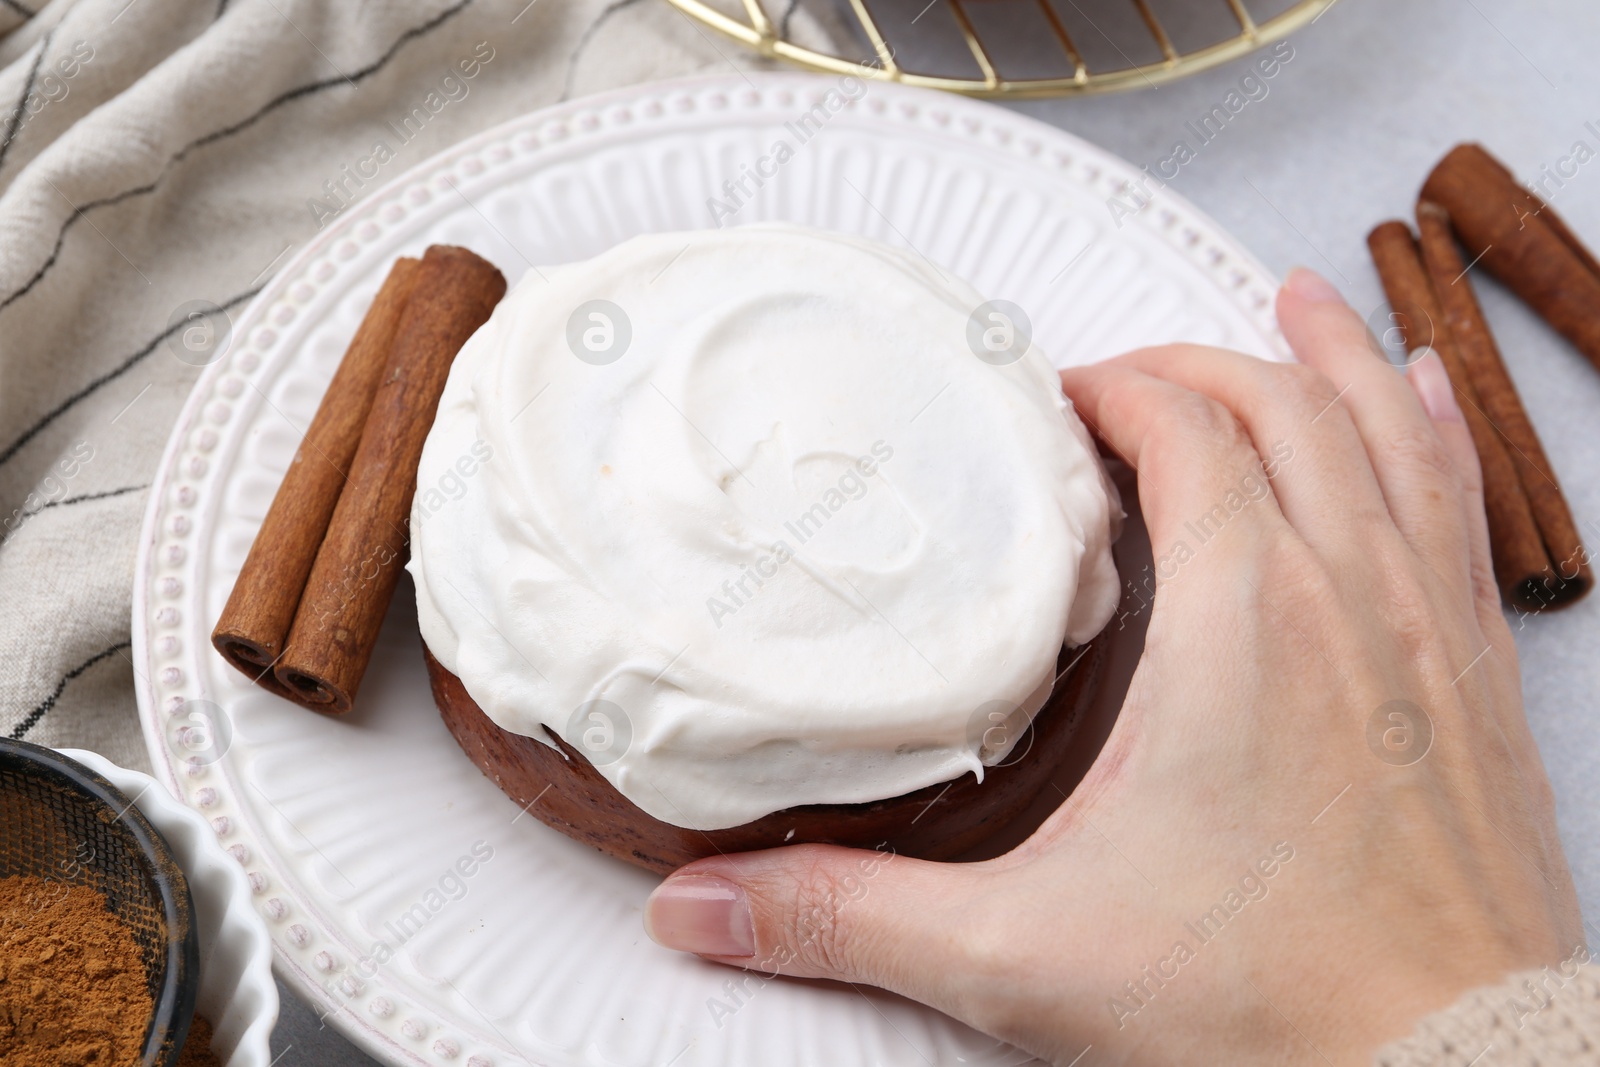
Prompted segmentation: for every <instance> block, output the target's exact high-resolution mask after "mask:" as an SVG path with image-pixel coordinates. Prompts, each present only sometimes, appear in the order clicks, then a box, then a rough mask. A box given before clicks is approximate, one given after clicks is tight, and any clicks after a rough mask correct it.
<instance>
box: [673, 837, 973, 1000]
mask: <svg viewBox="0 0 1600 1067" xmlns="http://www.w3.org/2000/svg"><path fill="white" fill-rule="evenodd" d="M981 877H982V875H981V874H979V872H978V871H976V870H975V866H974V865H968V864H942V863H929V862H926V861H923V860H915V859H910V858H908V857H905V856H898V855H896V854H895V853H894V852H892V851H887V850H885V851H867V850H863V849H850V848H840V847H837V846H832V845H796V846H793V847H790V848H778V849H769V850H767V851H764V852H747V853H743V854H739V855H732V856H716V857H713V858H710V859H704V860H698V861H696V862H694V863H691V864H689V865H688V866H686V867H683V868H680V869H679V870H677V871H675V872H674V873H673V874H672V875H670V876H669V877H668V878H667V880H666V881H664V882H662V883H661V884H660V885H659V886H657V887H656V890H655V892H653V893H651V894H650V899H649V901H647V902H646V904H645V910H644V923H645V930H646V931H647V932H648V933H649V934H650V936H651V938H653V939H654V940H655V941H656V942H657V943H658V944H661V945H664V946H666V947H667V948H673V949H678V950H680V951H683V952H694V953H697V954H699V955H701V956H706V957H708V958H710V959H714V960H717V961H719V962H722V963H728V964H732V965H734V966H738V967H747V968H750V969H752V970H759V971H764V972H766V973H769V974H787V975H794V976H797V977H804V978H832V979H836V980H839V981H846V982H866V983H869V984H871V985H876V986H882V987H883V988H885V989H891V990H894V991H895V992H897V993H901V994H903V995H905V996H909V997H911V998H913V999H915V1000H920V1001H923V1002H924V1003H931V1004H935V1005H938V1004H941V1003H946V1002H948V999H949V998H948V996H947V993H948V990H946V989H944V988H942V987H941V985H940V983H943V982H947V981H949V980H950V976H951V975H952V973H960V972H961V971H963V970H964V969H965V968H964V966H963V960H962V957H963V954H964V951H965V949H966V947H967V943H968V938H967V936H966V935H967V932H968V930H967V924H966V922H965V921H964V919H963V918H962V916H963V913H967V914H970V912H971V909H970V908H967V907H964V906H963V905H965V904H967V903H969V902H970V901H972V900H973V899H974V898H975V896H976V894H977V892H978V891H979V885H978V882H979V880H980V879H981Z"/></svg>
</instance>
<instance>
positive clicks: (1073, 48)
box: [1038, 0, 1089, 85]
mask: <svg viewBox="0 0 1600 1067" xmlns="http://www.w3.org/2000/svg"><path fill="white" fill-rule="evenodd" d="M1038 3H1039V10H1040V11H1041V12H1043V13H1044V19H1045V21H1046V22H1048V23H1049V24H1050V30H1051V32H1052V33H1054V34H1055V35H1056V40H1057V41H1059V42H1060V44H1061V50H1062V51H1064V52H1066V53H1067V58H1068V59H1070V60H1071V61H1072V71H1073V74H1072V80H1073V81H1074V82H1076V83H1077V84H1079V85H1082V84H1083V83H1084V82H1086V81H1088V80H1089V67H1088V65H1087V64H1085V63H1084V61H1083V53H1082V52H1079V51H1078V46H1077V45H1075V44H1073V43H1072V35H1071V34H1069V33H1068V32H1067V27H1066V26H1065V25H1064V24H1063V23H1062V21H1061V16H1060V15H1058V14H1056V9H1055V8H1054V7H1052V6H1051V5H1050V0H1038Z"/></svg>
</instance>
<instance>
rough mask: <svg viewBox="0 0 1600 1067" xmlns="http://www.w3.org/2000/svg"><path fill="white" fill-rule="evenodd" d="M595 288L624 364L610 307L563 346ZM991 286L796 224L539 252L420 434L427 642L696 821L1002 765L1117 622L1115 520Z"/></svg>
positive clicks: (652, 800)
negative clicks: (1003, 346) (982, 315)
mask: <svg viewBox="0 0 1600 1067" xmlns="http://www.w3.org/2000/svg"><path fill="white" fill-rule="evenodd" d="M593 300H606V301H610V302H612V304H614V305H615V306H616V307H619V308H621V309H623V312H624V314H625V315H626V318H627V326H628V327H631V331H630V330H628V329H624V328H622V326H621V324H620V321H619V320H618V319H617V317H616V316H615V315H614V314H613V315H612V316H611V319H612V323H611V334H610V339H611V343H612V344H613V345H619V343H620V340H621V338H622V337H623V336H624V335H625V334H627V333H629V332H631V339H629V340H628V343H627V346H626V348H625V350H621V349H620V347H614V348H613V349H612V354H615V352H616V351H618V350H621V351H622V354H621V355H620V357H618V358H615V360H614V361H613V362H609V363H599V362H597V360H598V359H601V358H604V354H603V353H602V354H600V355H598V356H597V355H595V354H593V353H591V352H590V351H589V349H586V348H584V347H583V343H584V340H585V339H584V337H583V336H582V333H583V331H584V330H593V331H597V332H593V333H590V334H589V336H588V338H587V341H588V343H589V345H590V346H591V347H600V348H604V346H605V343H606V341H607V334H606V329H607V327H606V323H605V322H604V321H602V320H598V319H590V318H587V317H584V316H582V315H580V316H579V318H578V321H577V324H576V328H575V330H574V331H573V336H574V337H576V338H577V340H578V349H577V350H578V351H583V352H584V353H585V355H586V356H588V359H587V360H585V359H579V358H577V357H576V356H575V355H574V348H573V347H572V346H571V345H570V344H569V341H568V337H569V320H570V319H572V318H573V316H574V310H575V309H579V308H580V306H582V305H584V304H586V303H587V302H589V301H593ZM982 302H983V297H981V296H980V295H979V294H978V293H977V292H976V291H975V290H973V289H972V288H971V287H970V286H968V285H967V284H965V283H963V282H960V281H957V280H954V279H952V278H949V277H946V276H943V275H941V274H940V273H939V272H938V271H937V270H936V269H935V268H933V267H932V266H931V265H930V264H928V263H926V262H925V261H923V260H922V259H920V258H919V257H916V256H914V255H910V254H907V253H902V252H900V251H897V250H894V249H891V248H888V247H885V246H882V245H878V244H876V243H873V242H869V241H865V240H859V239H855V238H850V237H844V236H841V235H837V234H831V233H824V232H820V231H814V230H806V229H801V228H797V227H790V226H777V225H761V226H749V227H740V228H733V229H726V230H717V231H710V232H694V233H681V234H657V235H651V236H646V237H639V238H635V239H633V240H630V241H627V242H625V243H623V244H620V245H618V246H616V247H615V248H613V249H611V250H610V251H608V252H606V253H605V254H603V255H601V256H599V257H597V258H595V259H592V260H589V261H587V262H584V263H578V264H574V265H569V266H565V267H560V268H555V269H545V270H543V271H542V272H536V271H530V272H529V273H528V275H527V276H526V277H525V278H524V279H523V280H522V282H521V283H520V284H519V285H517V287H516V288H515V289H514V290H513V291H512V292H511V293H510V294H509V295H508V296H507V297H506V298H505V300H504V301H503V302H502V303H501V304H500V306H499V307H498V308H497V309H496V310H495V312H494V316H493V318H491V319H490V320H489V322H488V323H487V324H485V325H484V326H483V327H482V328H481V329H480V330H479V331H478V332H477V333H476V334H475V335H474V336H473V337H472V339H471V340H470V341H469V342H468V343H467V345H466V347H464V348H463V349H462V350H461V353H460V355H459V356H458V357H457V358H456V362H455V366H454V368H453V369H452V371H451V373H450V380H449V384H448V385H447V386H446V388H445V392H444V397H443V399H442V400H441V402H440V404H439V412H438V417H437V420H436V421H435V423H434V426H433V430H432V432H431V434H430V435H429V437H428V442H427V446H426V448H425V449H424V450H423V453H422V462H421V465H420V467H419V470H418V473H417V479H418V481H417V485H418V488H417V496H416V503H415V505H414V507H413V512H412V557H411V563H410V570H411V572H412V574H413V575H414V576H415V578H416V586H417V611H418V616H419V620H420V622H421V627H422V636H423V638H424V640H425V641H426V642H427V645H428V648H429V649H430V650H431V651H432V653H433V654H434V655H435V656H436V657H437V658H438V659H439V661H440V662H441V663H442V664H443V665H444V666H445V667H446V668H448V669H449V670H450V671H452V672H453V673H455V674H456V675H458V676H459V677H460V678H461V680H462V682H463V683H464V684H465V686H466V689H467V692H468V693H470V694H471V695H472V697H473V699H474V700H475V701H477V703H478V705H479V706H480V707H482V708H483V710H484V711H485V712H486V713H487V714H488V715H489V717H490V718H491V719H493V720H494V721H495V722H496V723H498V724H499V725H500V726H502V727H504V728H505V729H508V730H512V731H515V732H517V733H521V734H527V735H529V736H532V737H534V738H537V739H539V740H541V741H544V742H546V743H549V740H548V737H547V736H546V735H545V732H544V731H545V729H546V728H548V729H549V730H550V731H552V732H554V733H556V734H559V735H561V736H562V737H564V738H565V739H566V741H567V742H568V743H569V744H572V745H573V746H574V747H576V748H578V749H579V750H580V751H586V750H587V754H589V755H591V757H592V759H591V762H594V763H595V765H596V766H597V767H598V768H599V770H600V772H601V773H602V774H603V775H604V776H605V777H606V778H607V779H608V780H609V781H610V782H611V783H612V784H613V785H615V786H616V787H617V789H618V790H620V791H621V792H622V794H623V795H624V796H626V797H627V798H628V799H629V800H631V801H633V802H634V803H635V804H637V805H638V806H639V807H640V808H642V809H644V810H645V811H646V812H648V813H650V814H651V815H653V816H655V817H656V818H658V819H661V820H663V821H665V822H668V823H672V824H674V825H677V826H683V827H690V828H696V829H702V830H711V829H719V828H722V827H728V826H736V825H739V824H741V823H745V822H749V821H750V820H752V819H756V818H759V817H760V816H763V815H766V814H768V813H770V812H773V811H777V810H780V809H782V808H788V807H793V806H795V805H799V804H822V803H860V802H864V801H872V800H881V799H885V798H888V797H894V796H899V795H900V794H903V793H907V792H910V791H911V790H914V789H918V788H920V787H922V786H927V785H931V784H934V783H938V782H944V781H949V780H951V779H954V778H956V777H959V776H960V775H962V774H963V773H965V772H968V771H971V772H973V773H975V774H977V775H978V776H979V777H980V778H981V777H982V775H983V769H984V765H985V763H986V762H987V763H989V764H990V765H992V764H993V763H994V761H996V760H997V759H999V758H1001V757H1003V756H1004V754H1005V751H1006V749H1007V748H1008V747H1009V745H1010V744H1011V743H1013V742H1014V741H1015V736H1014V735H1015V734H1016V733H1017V732H1018V731H1016V730H1010V731H1006V730H1001V731H995V730H993V729H988V730H987V735H988V736H987V740H988V741H989V743H990V748H988V749H983V750H982V751H980V745H981V743H982V741H983V740H985V731H986V728H989V727H992V726H994V719H995V718H996V716H994V715H993V712H992V709H993V708H994V707H1000V706H1010V707H1013V708H1018V707H1020V709H1021V713H1022V714H1025V715H1028V716H1030V717H1031V715H1032V714H1033V712H1034V711H1036V710H1037V709H1038V707H1039V706H1040V705H1041V704H1042V703H1043V701H1044V699H1045V697H1046V696H1047V695H1048V693H1049V691H1050V686H1051V684H1052V682H1053V674H1054V668H1055V663H1056V657H1057V654H1058V653H1059V651H1060V650H1061V647H1062V644H1063V642H1064V641H1065V642H1066V643H1069V644H1079V643H1082V642H1084V641H1087V640H1088V639H1089V638H1090V637H1092V636H1093V635H1094V634H1095V633H1097V632H1098V631H1099V630H1100V629H1101V628H1102V627H1103V626H1104V625H1105V623H1106V621H1107V620H1108V619H1109V618H1110V616H1111V613H1112V612H1113V611H1114V610H1115V606H1116V603H1117V598H1118V579H1117V575H1116V570H1115V568H1114V565H1113V563H1112V560H1111V551H1110V544H1111V540H1112V538H1113V537H1114V526H1115V525H1116V523H1117V522H1118V521H1119V520H1120V517H1121V513H1120V509H1119V507H1118V504H1117V501H1116V495H1115V490H1114V489H1113V488H1112V487H1111V485H1110V483H1109V481H1108V480H1107V479H1106V477H1105V471H1104V469H1103V467H1102V466H1101V464H1100V461H1099V459H1098V457H1097V456H1096V455H1095V452H1094V447H1093V445H1092V444H1091V442H1090V440H1089V437H1088V434H1087V433H1086V432H1085V430H1084V428H1083V425H1082V424H1081V423H1080V422H1079V421H1078V418H1077V416H1076V415H1075V414H1073V412H1072V410H1071V407H1070V405H1069V404H1068V403H1067V401H1066V400H1065V399H1064V398H1063V397H1062V395H1061V387H1060V382H1059V380H1058V378H1057V376H1056V374H1055V371H1054V370H1053V369H1052V368H1051V365H1050V363H1049V361H1048V360H1047V359H1046V358H1045V356H1044V355H1043V353H1041V352H1040V351H1039V350H1038V347H1037V346H1033V347H1032V348H1031V349H1030V350H1029V351H1028V352H1027V353H1026V355H1025V356H1024V357H1023V358H1021V359H1020V360H1018V361H1016V362H1014V363H1011V364H1009V365H1003V366H997V365H993V364H992V363H990V362H986V361H984V360H982V359H979V358H978V357H977V356H975V355H974V352H973V350H972V348H970V347H969V342H968V320H969V317H970V316H971V315H972V314H973V312H974V310H975V309H976V308H977V307H978V306H979V305H980V304H981V303H982ZM595 701H603V702H605V703H591V702H595ZM996 702H1000V703H998V704H997V703H996ZM619 709H620V710H619ZM986 709H987V710H986ZM974 724H976V729H974ZM997 734H998V735H1000V737H1001V738H1002V740H999V741H997ZM1007 734H1010V735H1011V736H1010V738H1009V740H1003V738H1004V737H1005V735H1007ZM991 749H993V750H991Z"/></svg>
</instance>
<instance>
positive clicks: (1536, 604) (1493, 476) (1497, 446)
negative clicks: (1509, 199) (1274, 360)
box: [1367, 222, 1555, 609]
mask: <svg viewBox="0 0 1600 1067" xmlns="http://www.w3.org/2000/svg"><path fill="white" fill-rule="evenodd" d="M1367 247H1368V248H1369V249H1370V250H1371V252H1372V262H1373V264H1374V265H1375V266H1376V267H1377V268H1378V277H1379V278H1380V279H1381V280H1382V282H1383V289H1384V292H1385V293H1386V294H1387V295H1388V298H1389V305H1390V307H1391V308H1393V309H1394V312H1395V315H1396V318H1397V320H1398V325H1399V326H1400V329H1401V330H1402V332H1403V333H1404V334H1405V338H1406V349H1407V351H1410V352H1415V351H1417V350H1419V349H1421V348H1424V347H1428V346H1429V344H1430V337H1431V347H1432V348H1433V350H1434V351H1435V352H1437V353H1438V355H1439V358H1440V360H1442V361H1443V363H1444V366H1445V370H1446V372H1447V373H1448V374H1449V375H1450V381H1451V383H1452V384H1454V385H1455V388H1456V392H1457V393H1458V394H1459V400H1460V405H1461V413H1462V416H1463V418H1464V419H1465V421H1466V424H1467V430H1468V432H1469V433H1470V434H1471V435H1472V444H1473V447H1474V448H1475V449H1476V450H1477V452H1478V463H1479V465H1480V466H1481V467H1482V470H1483V504H1484V511H1485V512H1486V513H1487V515H1488V519H1489V550H1490V555H1491V556H1492V557H1493V559H1494V573H1495V580H1496V583H1497V584H1498V585H1499V586H1500V593H1501V596H1503V597H1504V598H1505V599H1506V600H1507V601H1509V602H1511V603H1513V604H1516V605H1518V606H1519V607H1524V608H1529V609H1537V608H1540V607H1544V606H1545V604H1546V598H1544V597H1541V596H1539V590H1541V589H1543V588H1545V587H1546V586H1547V585H1551V584H1553V583H1554V581H1555V576H1554V573H1553V572H1552V571H1551V569H1550V559H1549V556H1548V555H1546V553H1545V548H1544V541H1543V539H1542V538H1541V537H1540V535H1539V528H1538V526H1537V525H1536V524H1535V523H1534V521H1533V510H1532V508H1531V507H1530V506H1529V504H1528V498H1527V495H1526V494H1525V493H1524V492H1523V489H1522V482H1521V481H1520V480H1519V479H1518V478H1517V472H1516V468H1515V467H1514V466H1512V463H1511V457H1510V456H1509V455H1507V453H1506V450H1505V446H1504V445H1503V444H1502V443H1501V441H1500V437H1499V435H1498V434H1497V433H1495V430H1494V427H1492V426H1491V425H1490V424H1489V420H1488V418H1487V417H1486V416H1485V415H1484V413H1483V404H1482V401H1481V400H1480V398H1479V397H1478V394H1477V390H1476V389H1474V388H1473V384H1472V379H1471V376H1470V375H1469V374H1468V373H1467V370H1466V366H1465V365H1464V363H1463V362H1462V359H1461V353H1460V350H1459V349H1458V348H1457V345H1456V341H1455V338H1454V336H1453V335H1452V334H1451V332H1450V327H1449V324H1448V322H1447V321H1446V319H1445V317H1444V312H1443V311H1442V310H1440V307H1439V303H1438V299H1437V297H1436V295H1435V294H1434V291H1433V283H1432V282H1431V281H1430V280H1429V278H1428V274H1427V271H1426V270H1425V269H1424V268H1423V265H1422V256H1421V255H1420V253H1419V252H1418V249H1417V242H1416V239H1415V238H1414V237H1413V236H1412V233H1411V227H1410V226H1407V225H1406V224H1405V223H1404V222H1385V223H1383V224H1382V225H1380V226H1378V227H1377V228H1376V229H1374V230H1373V231H1372V232H1371V233H1370V234H1368V235H1367Z"/></svg>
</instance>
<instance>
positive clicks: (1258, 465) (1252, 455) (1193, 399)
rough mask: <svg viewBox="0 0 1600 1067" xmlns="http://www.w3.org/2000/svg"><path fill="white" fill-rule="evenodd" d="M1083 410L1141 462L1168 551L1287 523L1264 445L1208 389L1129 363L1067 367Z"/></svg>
mask: <svg viewBox="0 0 1600 1067" xmlns="http://www.w3.org/2000/svg"><path fill="white" fill-rule="evenodd" d="M1061 385H1062V388H1063V389H1065V390H1066V393H1067V396H1068V397H1069V398H1071V400H1072V402H1073V404H1074V405H1075V406H1076V407H1077V409H1078V413H1079V415H1081V416H1082V417H1083V419H1084V421H1085V422H1087V423H1088V424H1089V426H1090V428H1091V429H1093V430H1094V431H1095V432H1096V433H1097V434H1099V436H1100V437H1101V439H1102V440H1104V441H1105V442H1106V443H1107V444H1108V445H1110V446H1111V448H1112V450H1113V451H1115V452H1116V453H1117V454H1118V455H1120V456H1121V457H1122V458H1123V459H1124V460H1126V461H1127V462H1128V463H1129V464H1130V465H1131V466H1132V467H1133V468H1134V469H1136V470H1137V471H1138V472H1139V503H1140V507H1141V510H1142V511H1143V512H1144V519H1145V524H1146V526H1147V527H1148V528H1149V530H1150V543H1151V546H1152V547H1153V548H1154V550H1155V554H1156V558H1157V559H1160V558H1161V557H1162V556H1163V555H1164V554H1165V553H1166V552H1168V551H1170V550H1171V549H1172V547H1173V546H1175V545H1177V544H1178V543H1179V542H1184V543H1188V542H1191V541H1195V540H1197V539H1198V540H1201V541H1203V542H1206V543H1210V542H1211V541H1212V539H1213V538H1216V537H1217V536H1219V535H1221V534H1223V533H1229V534H1230V540H1236V541H1239V542H1240V543H1248V541H1247V540H1246V539H1245V538H1242V537H1241V535H1240V532H1239V531H1244V532H1246V533H1247V534H1248V535H1249V536H1252V537H1253V536H1259V535H1260V534H1262V533H1264V532H1266V531H1268V530H1272V531H1280V530H1287V529H1288V522H1287V521H1286V520H1285V519H1284V517H1283V512H1282V511H1281V510H1280V509H1279V507H1278V502H1277V500H1276V498H1275V497H1274V496H1273V494H1272V486H1271V482H1270V479H1269V477H1268V471H1267V470H1266V469H1265V467H1264V465H1263V462H1262V457H1261V455H1260V454H1259V453H1258V452H1257V451H1256V448H1255V446H1254V444H1252V443H1251V440H1250V435H1249V434H1248V433H1246V431H1245V429H1244V427H1243V426H1242V425H1241V424H1240V422H1239V420H1238V419H1237V418H1235V417H1234V415H1233V413H1232V412H1231V411H1229V410H1228V409H1227V408H1226V407H1224V406H1223V405H1222V404H1220V403H1218V402H1217V401H1216V400H1213V399H1212V398H1211V397H1209V396H1205V395H1204V394H1202V393H1198V392H1195V391H1194V390H1192V389H1185V388H1184V387H1182V386H1179V385H1176V384H1174V383H1172V382H1169V381H1165V380H1163V379H1161V378H1157V377H1155V376H1153V375H1150V374H1146V373H1145V372H1143V371H1141V370H1136V369H1135V368H1133V367H1131V366H1129V365H1127V364H1126V363H1119V362H1111V363H1099V364H1094V365H1092V366H1088V367H1074V368H1072V369H1070V370H1065V371H1062V372H1061Z"/></svg>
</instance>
